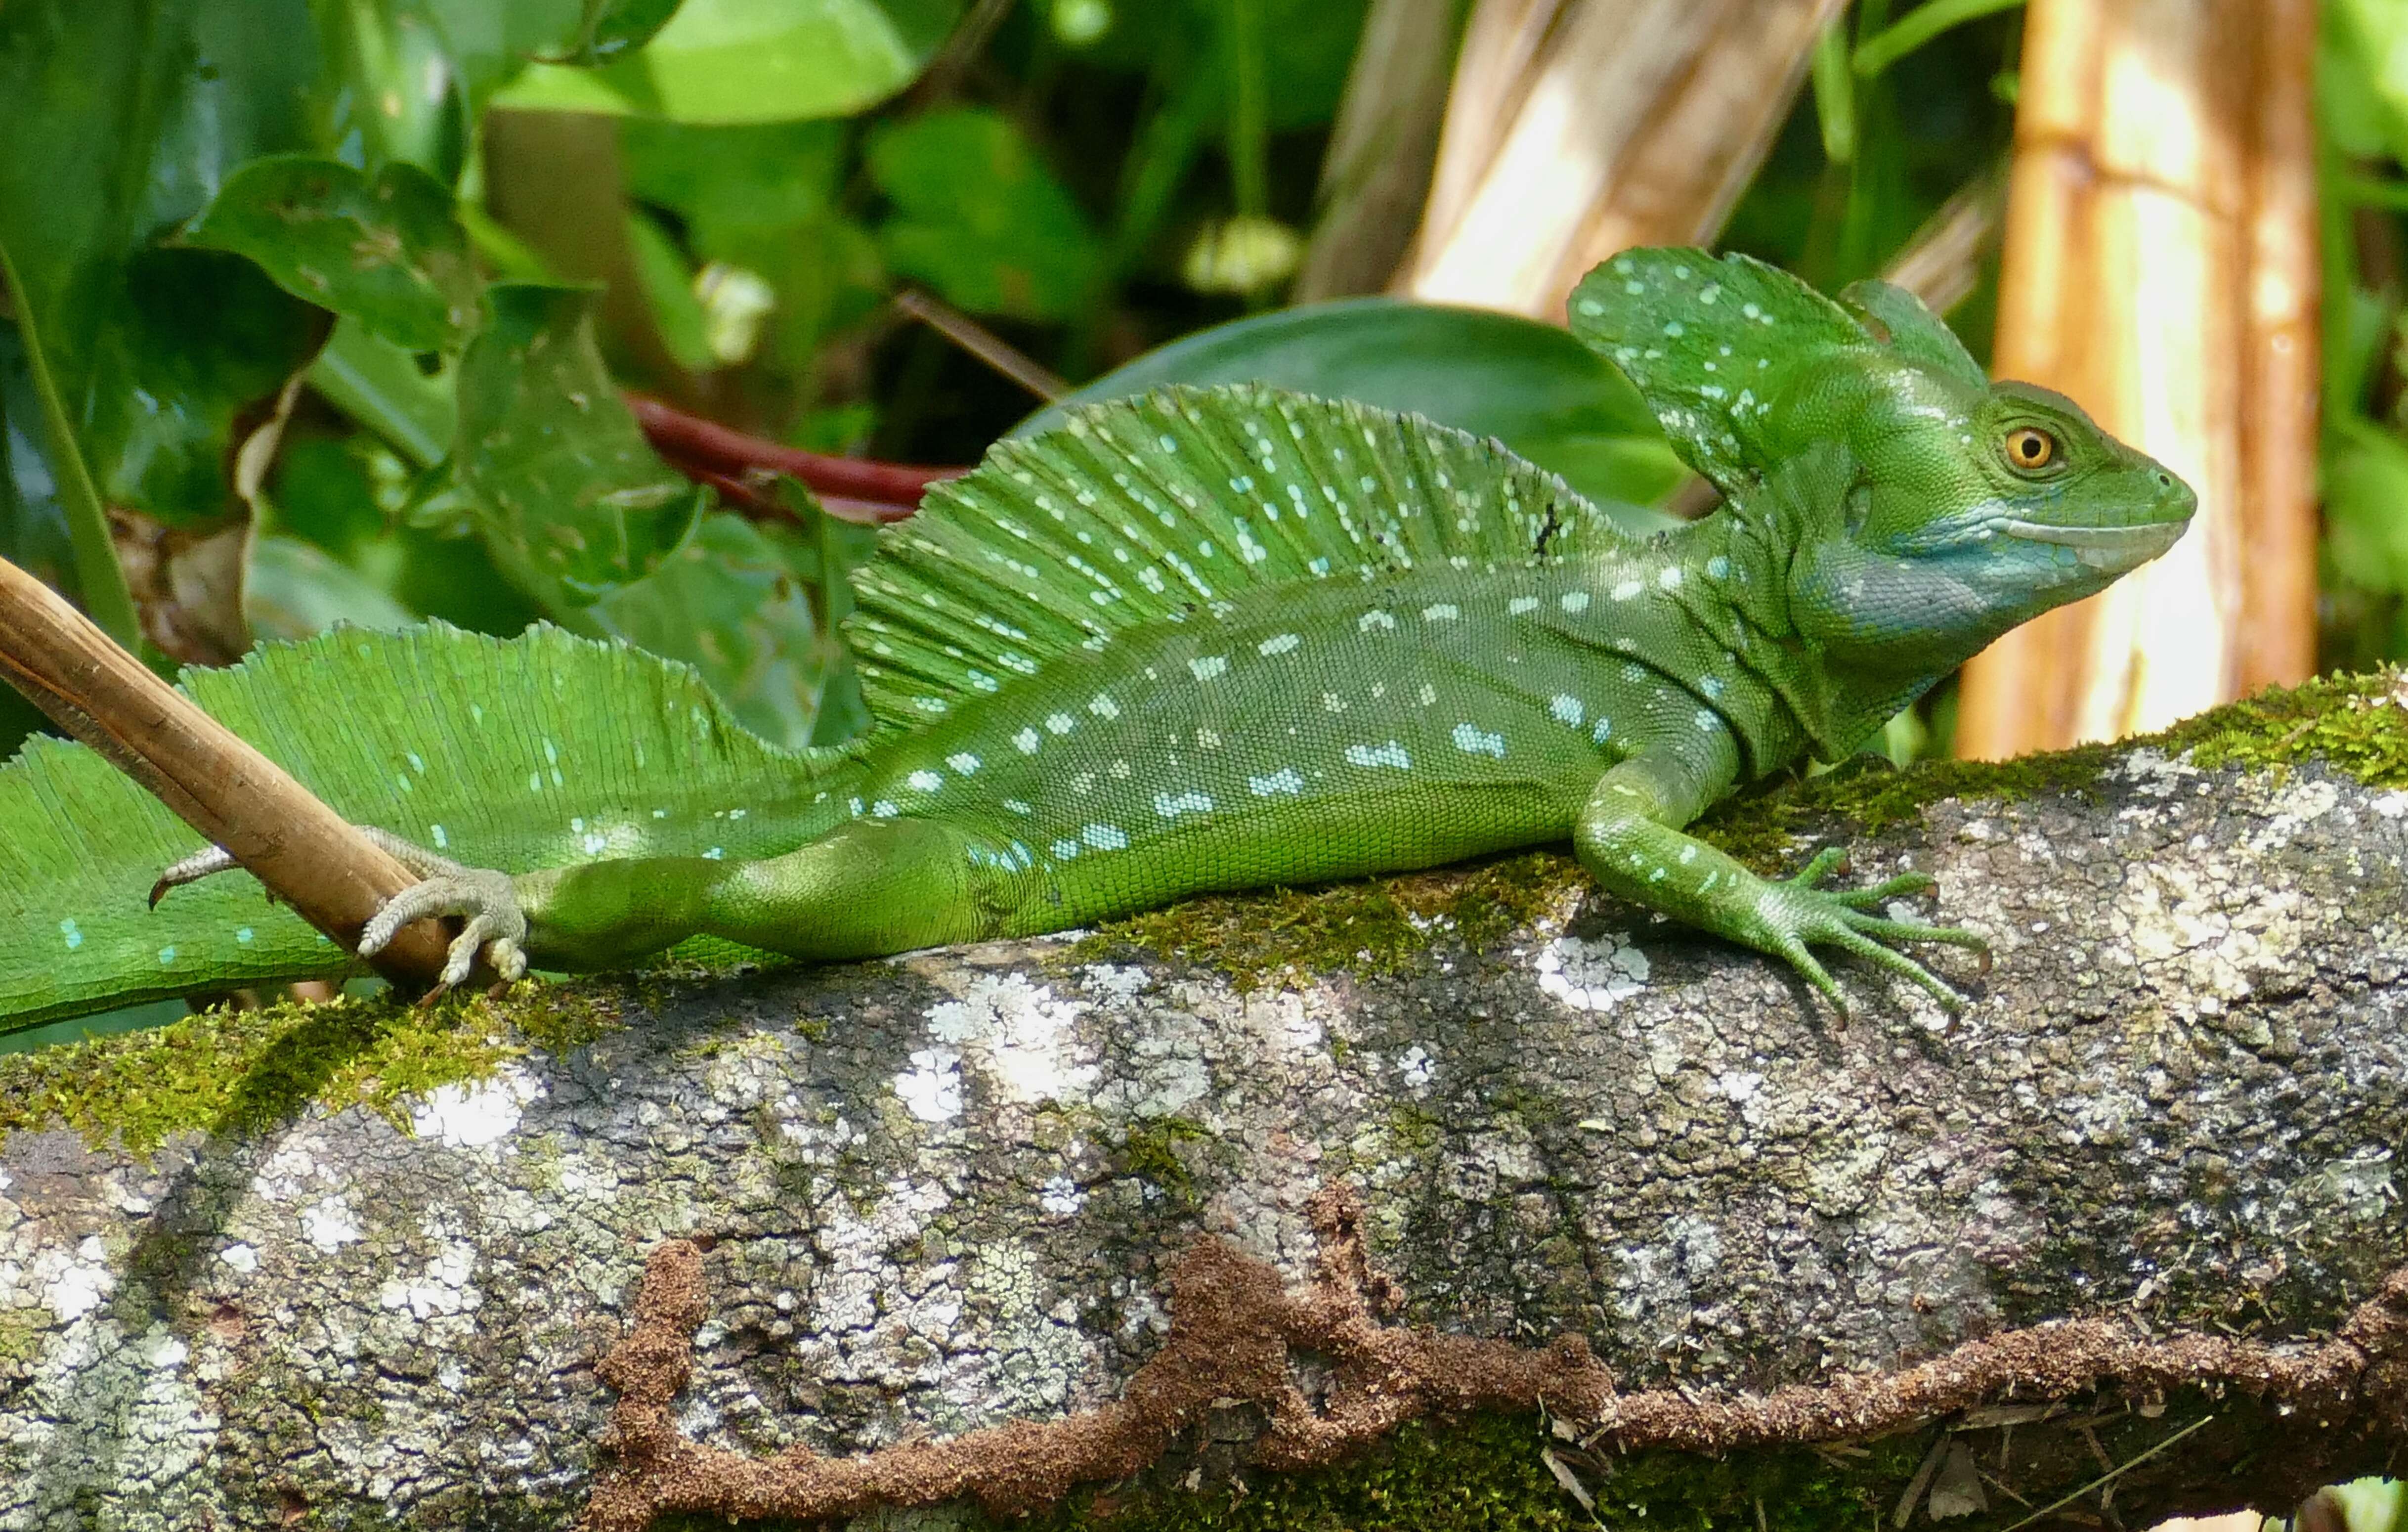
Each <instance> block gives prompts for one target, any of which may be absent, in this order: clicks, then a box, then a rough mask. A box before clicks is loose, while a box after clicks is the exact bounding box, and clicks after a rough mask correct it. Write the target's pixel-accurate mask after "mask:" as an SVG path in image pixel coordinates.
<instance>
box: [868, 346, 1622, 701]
mask: <svg viewBox="0 0 2408 1532" xmlns="http://www.w3.org/2000/svg"><path fill="white" fill-rule="evenodd" d="M1624 536H1625V534H1623V533H1621V532H1619V531H1618V530H1617V529H1616V528H1615V527H1614V526H1613V523H1612V521H1611V520H1610V519H1609V518H1608V517H1607V515H1606V514H1605V512H1604V511H1602V510H1601V509H1599V508H1598V507H1597V506H1596V505H1594V504H1593V503H1591V502H1589V501H1588V500H1585V499H1584V498H1582V497H1581V496H1580V495H1579V494H1576V493H1574V492H1573V491H1572V489H1571V488H1570V486H1569V485H1567V484H1565V483H1564V482H1563V481H1562V480H1559V479H1557V478H1555V476H1554V475H1552V474H1549V473H1546V472H1544V471H1542V470H1541V469H1539V468H1537V467H1535V466H1533V465H1530V464H1529V463H1527V462H1525V461H1523V460H1522V459H1520V458H1518V457H1516V456H1514V455H1513V454H1512V453H1511V452H1509V451H1506V450H1505V449H1504V448H1503V447H1502V446H1500V445H1498V444H1497V443H1495V442H1493V441H1484V440H1481V439H1479V438H1477V437H1471V436H1469V435H1466V434H1465V433H1463V432H1460V431H1455V430H1452V429H1450V428H1448V427H1445V426H1441V425H1437V424H1434V423H1433V422H1429V421H1426V420H1424V419H1422V418H1420V417H1418V416H1411V415H1400V414H1397V413H1394V412H1392V411H1389V410H1383V409H1375V408H1370V407H1369V406H1366V405H1360V404H1355V403H1352V402H1349V401H1330V400H1325V399H1316V398H1312V397H1309V396H1307V395H1303V394H1288V393H1283V392H1281V391H1279V390H1275V389H1271V388H1268V387H1264V386H1261V385H1258V384H1239V385H1235V386H1228V387H1222V388H1213V389H1184V388H1180V389H1166V390H1163V391H1161V392H1159V393H1154V394H1144V395H1140V396H1139V397H1136V398H1132V399H1123V400H1113V401H1111V402H1109V403H1105V404H1101V405H1097V406H1093V407H1090V408H1085V409H1082V410H1079V411H1077V412H1076V413H1074V414H1072V415H1071V416H1070V417H1069V418H1068V420H1067V421H1066V422H1064V423H1063V424H1062V425H1060V426H1058V427H1056V428H1055V429H1054V430H1052V431H1049V432H1047V433H1045V434H1044V435H1042V436H1039V437H1034V438H1031V439H1028V440H1008V441H1004V442H1001V443H999V444H997V445H996V448H995V449H994V450H993V451H990V452H989V453H988V454H987V458H986V461H985V462H984V463H983V464H982V465H980V466H979V468H978V469H977V470H976V471H975V472H973V473H971V474H969V475H968V476H966V477H964V478H962V479H959V480H953V481H952V482H950V483H946V484H943V485H940V486H939V487H937V488H936V489H934V490H932V491H931V492H930V493H929V495H928V498H927V500H926V502H925V505H924V506H923V508H922V509H921V512H920V514H919V515H918V516H917V517H914V518H913V519H912V520H911V521H910V522H908V523H903V524H902V525H901V526H898V527H897V528H896V529H895V530H894V531H892V532H890V533H888V534H887V537H888V539H889V540H888V541H887V542H886V544H885V545H884V546H883V547H882V549H881V550H880V552H879V556H878V557H877V558H876V559H874V560H872V561H871V562H869V563H868V564H867V565H865V566H862V567H861V568H860V569H858V570H856V571H855V572H854V575H853V584H854V588H855V591H856V593H857V594H858V597H859V600H860V609H859V610H858V611H857V612H855V614H854V615H853V618H852V619H851V622H850V623H849V631H850V634H851V637H852V638H853V645H854V649H855V652H856V653H857V654H858V655H859V657H860V661H861V673H862V684H863V690H864V692H865V693H866V694H867V696H868V699H869V704H870V708H871V710H872V711H873V712H874V713H876V714H877V715H878V718H879V720H880V722H881V723H883V724H885V725H888V726H891V727H900V728H909V727H911V726H913V725H914V724H917V723H925V722H927V721H928V720H930V719H932V718H935V717H938V716H940V715H942V714H944V713H947V712H949V711H951V710H952V709H954V708H955V707H958V706H960V705H961V704H962V703H963V702H965V701H968V700H970V699H974V698H976V697H978V696H980V695H982V694H986V693H991V692H994V691H996V690H998V689H1000V688H1001V687H1003V686H1005V685H1008V684H1010V683H1011V680H1013V679H1014V678H1015V677H1020V676H1028V675H1033V674H1035V673H1036V671H1037V669H1038V668H1039V666H1041V665H1042V664H1043V663H1044V661H1045V660H1046V659H1047V658H1049V657H1051V656H1054V655H1058V654H1063V653H1068V652H1069V651H1074V650H1080V649H1086V650H1096V649H1101V648H1103V647H1105V646H1106V645H1107V644H1109V643H1110V641H1111V637H1112V635H1114V634H1115V633H1119V632H1123V631H1125V630H1127V629H1130V628H1135V627H1139V626H1142V625H1144V624H1148V623H1163V622H1183V621H1186V620H1188V619H1189V618H1190V617H1191V616H1193V615H1195V614H1196V613H1197V612H1199V611H1201V612H1205V613H1207V614H1209V613H1211V611H1212V610H1213V609H1215V607H1216V606H1217V605H1219V604H1223V603H1226V602H1228V601H1230V600H1233V599H1236V598H1238V597H1240V596H1241V595H1245V594H1254V593H1256V592H1259V591H1261V590H1264V589H1266V588H1268V587H1271V586H1277V585H1283V584H1289V583H1298V582H1305V581H1318V580H1332V579H1340V578H1349V577H1352V578H1372V577H1376V576H1379V575H1382V574H1389V573H1396V572H1401V571H1404V570H1408V569H1413V568H1427V567H1430V566H1434V565H1450V564H1451V565H1453V566H1457V567H1464V568H1469V567H1475V566H1486V567H1497V566H1511V565H1519V564H1527V563H1528V562H1530V561H1531V560H1533V559H1537V558H1545V557H1555V556H1559V555H1563V554H1567V553H1571V552H1575V551H1581V550H1584V549H1588V550H1595V549H1598V548H1602V547H1604V546H1606V545H1607V544H1608V543H1609V542H1610V541H1612V540H1613V539H1618V538H1621V537H1624Z"/></svg>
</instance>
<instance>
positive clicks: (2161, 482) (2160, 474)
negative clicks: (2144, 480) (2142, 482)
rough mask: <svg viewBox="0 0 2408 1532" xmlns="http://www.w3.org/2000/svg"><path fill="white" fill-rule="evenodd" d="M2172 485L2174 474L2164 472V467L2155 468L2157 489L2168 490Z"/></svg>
mask: <svg viewBox="0 0 2408 1532" xmlns="http://www.w3.org/2000/svg"><path fill="white" fill-rule="evenodd" d="M2173 487H2174V476H2173V475H2171V474H2170V473H2167V472H2166V471H2165V470H2164V469H2162V468H2160V469H2158V470H2157V488H2159V489H2161V490H2170V489H2172V488H2173Z"/></svg>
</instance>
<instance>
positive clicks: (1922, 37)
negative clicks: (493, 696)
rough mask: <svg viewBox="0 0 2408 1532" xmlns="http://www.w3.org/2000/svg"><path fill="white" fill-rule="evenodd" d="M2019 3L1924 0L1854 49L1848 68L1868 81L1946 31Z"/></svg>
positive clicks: (2019, 0) (2021, 0)
mask: <svg viewBox="0 0 2408 1532" xmlns="http://www.w3.org/2000/svg"><path fill="white" fill-rule="evenodd" d="M2023 3H2024V0H1925V3H1924V4H1922V5H1920V6H1917V7H1914V9H1913V10H1911V11H1908V12H1907V13H1906V14H1905V15H1904V16H1902V17H1900V18H1899V20H1898V21H1893V22H1891V23H1890V24H1889V25H1888V26H1887V27H1885V28H1884V29H1883V30H1882V31H1880V32H1878V33H1876V34H1874V35H1873V36H1871V37H1869V38H1867V39H1866V40H1865V41H1864V42H1863V43H1861V44H1859V45H1857V48H1856V54H1855V57H1854V58H1853V59H1852V60H1851V61H1850V62H1851V64H1852V66H1853V67H1854V68H1855V70H1856V74H1857V76H1858V77H1859V78H1861V79H1872V78H1874V77H1875V76H1877V75H1879V74H1880V73H1881V72H1882V71H1883V70H1885V69H1887V68H1888V67H1889V66H1890V65H1891V64H1896V63H1897V62H1898V61H1899V60H1900V59H1902V58H1904V57H1906V56H1907V55H1908V54H1909V53H1912V52H1914V50H1916V49H1918V48H1921V47H1922V46H1923V45H1924V44H1925V43H1928V42H1929V41H1930V40H1931V39H1932V38H1934V37H1937V36H1940V35H1941V34H1942V33H1943V32H1945V31H1947V30H1948V29H1949V28H1950V27H1953V26H1962V25H1963V24H1964V23H1966V22H1967V21H1978V20H1979V19H1981V18H1982V17H1985V16H1995V15H1996V14H1998V13H1999V12H2000V11H2002V10H2014V9H2015V8H2016V7H2019V6H2021V5H2022V4H2023Z"/></svg>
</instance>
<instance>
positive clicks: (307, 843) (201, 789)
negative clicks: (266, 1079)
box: [0, 560, 448, 987]
mask: <svg viewBox="0 0 2408 1532" xmlns="http://www.w3.org/2000/svg"><path fill="white" fill-rule="evenodd" d="M0 676H5V677H6V678H7V680H8V681H9V682H10V684H12V685H14V686H15V687H16V688H17V690H19V691H20V692H22V693H24V694H25V695H26V696H27V697H28V698H30V699H31V700H32V701H33V703H34V704H35V706H36V707H38V708H40V709H42V711H43V712H45V713H47V714H49V715H50V718H51V719H52V720H53V721H54V722H55V723H58V725H59V726H60V727H61V728H63V729H65V730H66V731H67V732H68V733H69V734H71V735H73V736H75V737H77V738H78V739H80V740H82V741H83V742H84V743H85V744H87V745H89V746H91V747H92V748H93V750H95V751H98V752H100V753H101V754H102V755H104V756H107V757H108V760H109V761H110V763H111V764H113V765H115V766H117V768H118V769H119V770H121V771H123V772H124V773H125V774H126V775H127V776H129V777H131V778H133V779H134V780H136V781H137V782H139V783H141V784H142V786H143V787H145V788H146V789H148V790H149V791H150V793H151V794H152V795H155V796H156V797H157V798H158V799H159V801H160V802H162V803H164V804H165V805H166V806H167V807H168V808H170V809H174V810H175V811H176V814H177V816H178V817H179V818H180V819H181V820H183V822H184V823H187V824H189V825H191V826H192V827H193V829H195V830H198V831H199V832H200V833H201V834H202V835H204V836H206V837H208V839H209V840H211V841H212V842H214V843H215V844H217V845H220V846H222V847H224V848H225V849H226V850H227V851H228V852H231V853H233V855H234V858H235V860H236V861H237V862H239V863H241V864H242V866H244V867H245V868H246V869H247V870H249V871H250V872H251V875H252V876H253V877H255V878H257V879H258V880H259V881H261V882H262V883H265V885H266V886H267V891H268V892H269V893H270V894H273V895H276V896H277V897H278V898H279V899H281V900H283V901H284V902H285V903H286V904H289V905H291V906H292V907H293V909H294V910H295V911H296V912H297V913H298V914H299V915H300V916H301V918H302V919H304V920H306V921H308V923H310V924H311V925H314V926H316V927H317V928H318V929H319V930H321V931H322V932H324V933H325V934H326V935H327V936H328V937H330V938H333V939H334V940H335V941H337V943H339V944H340V945H341V946H342V948H343V950H344V951H346V952H351V951H354V950H356V949H357V947H358V946H359V939H360V929H361V927H363V926H365V925H366V923H367V921H368V917H369V916H371V915H373V914H375V913H376V911H377V908H378V907H379V906H380V905H381V904H382V903H383V902H384V901H385V900H386V899H388V898H390V897H392V896H393V895H395V894H398V893H400V892H401V891H402V890H403V889H405V888H408V887H409V885H410V884H411V883H412V882H414V881H416V880H415V879H414V878H412V877H411V876H410V874H409V870H408V869H407V868H405V867H403V866H402V865H401V864H400V863H398V862H396V861H394V859H393V858H392V857H390V856H388V855H386V854H385V853H384V852H382V851H380V850H379V849H378V848H377V847H375V846H373V845H371V844H369V842H368V841H367V840H366V838H364V837H363V836H361V835H360V833H359V832H358V831H357V830H354V829H352V828H351V825H350V824H349V823H345V821H344V819H343V817H342V816H341V815H340V814H337V813H336V812H335V810H333V809H329V808H328V807H326V805H324V804H323V803H321V802H320V801H319V800H318V799H317V798H316V797H315V796H313V795H311V794H310V792H309V790H308V788H305V787H303V786H302V785H301V784H300V783H299V782H296V781H294V780H293V779H292V777H291V776H289V775H288V774H286V772H285V771H284V769H283V768H282V767H281V766H278V765H277V764H276V763H275V762H273V761H271V760H269V759H268V758H267V757H266V756H265V755H262V754H261V753H260V752H258V751H256V750H254V749H253V748H251V745H250V743H249V742H247V741H246V740H244V739H243V738H242V737H240V736H238V735H236V733H235V732H234V731H233V730H232V729H229V728H227V727H226V726H225V725H224V724H222V723H219V722H218V721H217V720H216V719H214V718H211V717H210V716H209V715H208V714H207V713H205V712H203V711H201V709H199V707H197V706H196V705H195V704H194V703H193V701H192V699H191V698H189V697H187V696H185V695H184V694H182V693H180V692H179V691H177V690H176V689H175V688H174V687H171V686H169V685H168V684H167V683H166V682H165V681H164V680H160V679H159V678H158V677H157V676H155V675H153V674H151V672H150V669H149V667H147V666H144V665H143V664H142V662H141V661H140V660H137V659H136V658H135V657H134V656H133V655H131V654H129V653H127V652H126V651H124V650H123V649H122V648H120V647H119V646H118V644H117V642H116V640H114V639H112V638H111V637H108V634H106V633H103V632H102V631H101V630H100V628H99V627H98V626H97V625H96V624H95V623H93V621H92V620H91V619H90V618H88V617H86V616H84V614H83V613H81V612H79V611H78V610H76V609H75V608H73V607H71V606H69V605H68V604H67V603H66V601H65V599H63V598H62V597H61V596H60V595H59V594H58V593H56V592H55V591H52V590H51V589H50V587H49V586H47V585H44V584H43V583H42V582H41V581H40V580H36V579H35V578H34V577H33V576H31V575H29V574H27V573H26V572H25V571H24V570H22V569H20V568H18V567H17V566H15V565H13V564H9V563H7V562H6V561H5V560H0ZM163 870H164V869H163ZM447 940H448V938H447V936H446V933H445V932H444V930H443V927H442V925H441V924H440V923H438V922H435V921H421V922H419V923H417V924H415V925H412V926H409V927H408V928H407V929H405V930H403V931H402V932H400V933H399V934H398V935H397V936H396V937H395V938H394V941H393V943H392V944H391V945H390V946H388V947H387V948H386V949H385V950H384V952H381V953H380V954H379V956H378V957H377V960H376V967H377V971H378V972H380V973H381V974H383V975H384V976H385V977H386V978H388V979H390V980H393V981H394V982H396V983H403V984H409V985H410V986H412V987H416V986H418V985H421V984H424V983H429V982H432V981H434V979H435V977H436V976H437V974H438V973H440V972H441V971H442V967H443V954H444V947H445V945H446V942H447Z"/></svg>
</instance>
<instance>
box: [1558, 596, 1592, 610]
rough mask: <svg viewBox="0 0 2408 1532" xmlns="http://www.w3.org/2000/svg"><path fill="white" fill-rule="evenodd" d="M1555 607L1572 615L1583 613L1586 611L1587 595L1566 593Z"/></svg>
mask: <svg viewBox="0 0 2408 1532" xmlns="http://www.w3.org/2000/svg"><path fill="white" fill-rule="evenodd" d="M1556 605H1558V606H1560V607H1562V608H1563V609H1564V610H1566V611H1568V612H1571V613H1574V614H1578V613H1581V612H1584V611H1586V610H1588V593H1587V592H1586V591H1566V592H1565V593H1564V595H1563V599H1562V600H1561V601H1559V602H1557V603H1556Z"/></svg>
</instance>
